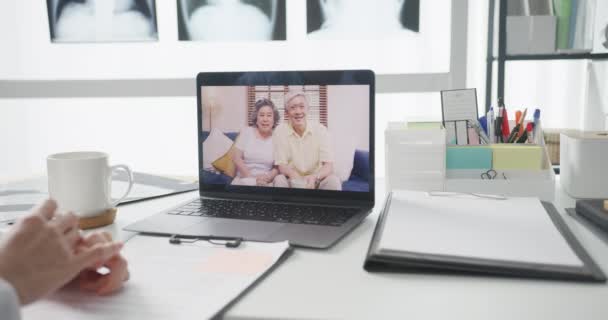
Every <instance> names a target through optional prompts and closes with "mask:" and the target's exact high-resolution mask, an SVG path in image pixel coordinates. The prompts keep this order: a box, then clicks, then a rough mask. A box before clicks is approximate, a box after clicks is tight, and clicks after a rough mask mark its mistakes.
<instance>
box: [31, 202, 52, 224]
mask: <svg viewBox="0 0 608 320" xmlns="http://www.w3.org/2000/svg"><path fill="white" fill-rule="evenodd" d="M56 210H57V202H55V200H53V199H47V200H45V201H44V202H43V203H42V204H41V205H40V206H39V207H38V208H36V209H35V210H34V212H35V213H36V214H39V215H40V216H42V217H43V218H45V219H46V220H47V221H48V220H51V219H52V218H53V216H54V215H55V211H56Z"/></svg>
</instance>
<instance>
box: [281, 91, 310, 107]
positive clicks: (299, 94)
mask: <svg viewBox="0 0 608 320" xmlns="http://www.w3.org/2000/svg"><path fill="white" fill-rule="evenodd" d="M295 97H302V98H304V101H305V102H306V106H308V98H307V97H306V94H305V93H304V91H302V90H294V89H292V90H289V91H288V92H287V93H286V94H285V109H287V104H288V103H289V101H291V100H293V99H294V98H295Z"/></svg>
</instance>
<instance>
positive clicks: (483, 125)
mask: <svg viewBox="0 0 608 320" xmlns="http://www.w3.org/2000/svg"><path fill="white" fill-rule="evenodd" d="M486 119H487V116H485V115H484V116H481V117H480V118H479V124H480V125H481V128H482V129H483V132H485V134H486V135H487V134H488V120H486Z"/></svg>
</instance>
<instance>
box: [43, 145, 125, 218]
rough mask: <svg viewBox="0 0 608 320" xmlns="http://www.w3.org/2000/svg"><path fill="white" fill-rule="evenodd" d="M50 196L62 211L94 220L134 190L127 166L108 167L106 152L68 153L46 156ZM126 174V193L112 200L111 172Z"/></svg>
mask: <svg viewBox="0 0 608 320" xmlns="http://www.w3.org/2000/svg"><path fill="white" fill-rule="evenodd" d="M46 164H47V172H48V179H49V195H50V196H51V198H52V199H55V201H57V204H58V206H59V210H60V211H61V212H69V211H71V212H74V214H76V215H78V216H79V217H81V218H85V217H92V216H96V215H98V214H101V213H103V212H104V211H106V210H108V209H111V208H114V207H115V206H116V205H117V204H118V203H119V202H120V201H121V200H123V199H124V198H125V197H126V196H127V195H128V194H129V192H130V191H131V187H133V174H132V173H131V169H129V167H127V166H126V165H122V164H121V165H115V166H111V167H110V166H109V165H108V155H107V154H106V153H103V152H88V151H83V152H66V153H57V154H53V155H50V156H48V157H47V159H46ZM118 169H122V170H125V171H126V172H127V176H128V179H129V186H128V188H127V191H126V192H125V194H124V195H123V196H122V197H120V198H118V199H115V200H113V199H112V196H111V190H112V188H111V185H112V172H114V171H115V170H118Z"/></svg>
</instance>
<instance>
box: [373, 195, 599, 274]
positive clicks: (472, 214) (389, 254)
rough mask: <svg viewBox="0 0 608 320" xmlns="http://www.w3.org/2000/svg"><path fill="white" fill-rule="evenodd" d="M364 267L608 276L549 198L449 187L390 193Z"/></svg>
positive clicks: (484, 272)
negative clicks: (451, 189) (505, 195)
mask: <svg viewBox="0 0 608 320" xmlns="http://www.w3.org/2000/svg"><path fill="white" fill-rule="evenodd" d="M531 244H533V245H531ZM364 268H365V269H366V270H368V271H393V272H394V271H416V272H421V271H423V272H442V273H445V272H455V273H465V274H486V275H498V276H508V277H525V278H545V279H556V280H572V281H587V282H605V281H606V277H605V275H604V273H603V272H602V271H601V270H600V269H599V268H598V266H597V265H596V264H595V263H594V261H593V260H592V258H591V257H590V256H589V255H588V254H587V252H586V251H585V249H584V248H583V247H582V246H581V245H580V243H579V242H578V241H577V239H576V238H575V237H574V235H573V234H572V233H571V231H570V230H569V229H568V227H567V226H566V224H565V223H564V221H563V220H562V218H561V216H560V215H559V213H558V212H557V211H556V209H555V207H553V205H551V204H550V203H546V202H541V201H539V200H538V199H536V198H526V197H521V198H517V197H513V198H500V197H491V196H488V195H482V194H465V193H449V192H431V193H426V192H415V191H395V192H393V193H391V194H389V196H388V197H387V199H386V203H385V207H384V209H383V211H382V213H381V215H380V218H379V220H378V223H377V225H376V229H375V231H374V235H373V237H372V241H371V243H370V247H369V251H368V254H367V258H366V260H365V264H364Z"/></svg>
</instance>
